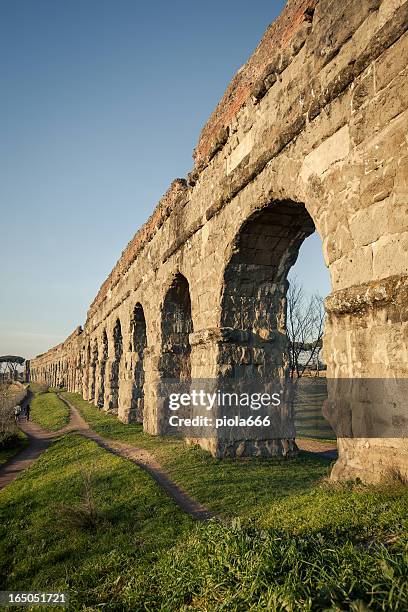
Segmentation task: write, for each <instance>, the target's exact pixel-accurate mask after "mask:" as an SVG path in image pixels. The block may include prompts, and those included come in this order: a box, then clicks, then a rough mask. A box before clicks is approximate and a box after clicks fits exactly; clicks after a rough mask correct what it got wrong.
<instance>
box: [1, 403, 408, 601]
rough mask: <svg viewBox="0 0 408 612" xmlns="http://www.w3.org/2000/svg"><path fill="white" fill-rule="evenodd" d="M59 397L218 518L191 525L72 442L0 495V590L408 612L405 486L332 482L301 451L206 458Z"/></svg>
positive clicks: (144, 484)
mask: <svg viewBox="0 0 408 612" xmlns="http://www.w3.org/2000/svg"><path fill="white" fill-rule="evenodd" d="M66 396H67V398H69V399H70V401H72V403H74V404H75V405H76V406H77V407H78V408H79V409H80V411H81V413H82V415H83V416H84V417H85V418H86V420H87V421H88V422H89V423H90V424H91V426H92V428H93V429H95V430H96V431H97V432H98V433H100V434H102V435H104V436H106V437H109V438H114V439H119V440H123V441H127V442H131V443H133V444H135V445H136V446H139V447H142V448H146V449H148V450H149V451H150V452H152V453H153V454H154V456H155V457H156V458H157V459H158V461H159V462H160V463H161V464H162V465H163V466H164V467H165V468H166V470H167V471H168V473H169V474H170V475H171V476H172V477H173V478H174V479H175V480H176V481H177V482H179V483H180V484H181V485H182V486H183V487H184V488H185V489H186V490H187V491H189V492H190V493H191V494H193V495H194V496H195V497H196V498H197V499H199V500H200V501H201V502H203V503H205V504H206V505H207V506H208V507H210V508H212V509H213V510H215V511H216V512H218V513H219V514H220V515H221V517H222V521H221V522H220V521H211V522H210V523H208V524H203V525H201V524H197V523H195V522H193V521H192V519H190V518H189V517H188V516H186V515H185V514H183V513H182V512H181V511H180V510H179V509H178V507H177V506H175V505H174V503H173V502H172V501H171V500H170V499H169V498H168V497H167V496H166V495H165V494H164V493H163V492H162V491H161V490H160V489H159V488H158V486H157V485H156V484H155V483H154V482H153V480H152V479H151V478H150V477H149V476H147V475H146V474H145V473H144V472H143V471H141V470H140V469H138V468H137V467H135V466H134V465H133V464H131V463H130V462H127V461H125V460H122V459H120V458H118V457H115V456H112V455H110V454H108V453H107V452H106V451H103V450H102V449H100V448H99V447H97V446H96V445H95V444H94V443H93V442H91V441H90V440H87V439H83V438H80V437H79V436H74V435H72V434H71V435H68V436H65V437H63V438H61V439H59V440H58V441H56V442H54V444H53V445H52V446H51V447H50V448H49V449H48V450H47V451H46V452H45V453H44V454H43V455H42V456H41V457H40V459H39V460H38V461H37V462H36V463H35V464H34V465H33V466H32V467H31V468H30V469H29V470H27V471H26V472H25V473H24V474H23V475H22V476H21V477H20V478H18V479H17V480H16V481H14V482H13V483H12V484H11V485H9V486H8V487H7V488H6V489H5V490H3V491H2V492H1V493H0V525H1V527H0V580H1V582H2V584H3V585H4V586H3V587H2V588H3V589H8V590H18V589H22V588H25V589H27V585H29V587H30V589H38V590H44V589H45V590H51V589H53V590H56V589H60V590H64V589H65V590H68V591H69V592H70V594H71V605H70V609H71V610H97V609H98V610H99V609H103V610H117V611H118V612H119V611H122V610H123V611H125V610H132V611H135V612H138V611H142V610H143V611H148V612H156V611H160V610H161V611H163V612H173V611H174V612H178V611H182V612H187V611H193V610H198V611H202V612H215V611H217V612H218V611H227V610H228V611H231V612H232V611H234V612H246V611H258V610H272V611H273V610H276V611H281V610H285V611H288V612H298V611H306V612H308V611H310V612H311V611H312V610H313V611H316V610H321V611H323V610H332V611H338V612H340V611H343V610H350V611H355V612H357V611H359V612H362V611H363V610H375V611H376V610H383V611H384V612H385V611H388V610H392V611H394V610H395V611H401V612H403V611H405V610H407V609H408V537H407V534H408V531H407V528H408V490H407V488H406V487H403V486H401V485H400V484H398V483H389V484H388V485H387V486H386V485H384V486H382V487H380V486H377V487H374V486H371V487H369V486H363V485H361V484H356V483H346V484H343V485H333V484H330V483H329V482H328V481H327V479H326V478H325V476H326V475H327V473H328V470H329V463H328V462H327V461H323V460H320V459H316V458H314V457H312V456H310V455H308V454H306V453H303V454H301V456H300V457H299V458H298V459H296V460H290V461H276V460H244V461H232V460H228V461H220V460H216V459H213V458H212V457H210V456H209V455H208V454H207V453H205V452H203V451H202V450H200V449H198V448H196V447H188V446H186V445H185V443H184V442H182V441H180V440H176V439H169V438H166V439H164V438H155V437H151V436H148V435H146V434H144V433H143V432H142V429H141V426H140V425H124V424H122V423H120V422H119V421H118V420H117V419H116V418H115V417H113V416H111V415H108V414H106V413H103V412H100V411H98V410H97V409H96V408H95V407H94V406H92V405H91V404H89V403H88V402H85V401H84V400H82V399H81V398H80V397H79V396H77V395H74V394H67V395H66ZM84 467H86V468H87V469H88V470H91V473H92V479H91V483H92V493H93V499H94V504H93V505H92V507H93V506H94V507H95V512H94V513H93V516H94V518H93V519H92V520H90V519H89V515H88V514H87V513H86V511H85V510H86V508H87V506H86V505H85V506H84V499H83V494H82V491H83V487H84V480H83V477H82V476H81V470H82V469H83V468H84ZM61 503H62V504H64V506H63V507H61ZM81 504H82V506H81ZM88 506H89V504H88ZM84 515H85V519H87V520H84Z"/></svg>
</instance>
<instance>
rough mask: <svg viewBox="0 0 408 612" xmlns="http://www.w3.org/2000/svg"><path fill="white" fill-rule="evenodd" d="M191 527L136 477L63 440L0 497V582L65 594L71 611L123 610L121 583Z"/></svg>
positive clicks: (113, 460) (105, 456)
mask: <svg viewBox="0 0 408 612" xmlns="http://www.w3.org/2000/svg"><path fill="white" fill-rule="evenodd" d="M83 470H86V472H83ZM85 488H86V494H84V489H85ZM192 526H193V520H192V519H190V518H189V517H187V516H186V515H185V514H184V513H182V512H181V510H179V509H178V507H177V506H176V505H175V504H174V503H173V502H172V501H171V500H170V499H169V498H168V497H167V495H166V494H165V493H163V492H162V491H161V490H160V489H159V487H158V486H157V485H156V484H155V483H154V482H153V480H152V479H151V478H150V477H148V476H147V475H146V474H145V473H144V472H142V471H141V470H139V469H135V468H134V466H133V465H132V464H131V463H129V462H127V461H125V460H122V459H119V458H117V457H114V456H112V455H110V454H109V453H107V452H106V451H103V450H101V449H100V448H99V447H98V446H97V445H96V444H95V443H94V442H91V441H89V440H86V439H84V438H81V437H79V436H66V437H64V438H62V439H60V440H58V441H57V442H55V443H54V444H53V445H52V447H51V448H50V449H48V450H47V451H46V452H45V453H44V454H43V455H42V456H41V457H40V458H39V459H38V461H37V462H36V463H35V464H34V465H33V466H32V467H31V468H30V469H29V470H28V471H26V472H25V473H24V474H23V475H22V476H20V477H19V478H18V479H17V480H15V481H14V482H13V483H12V484H10V485H9V486H8V487H6V488H5V489H4V490H3V491H1V492H0V582H1V584H2V588H3V589H7V590H18V589H23V588H24V589H28V588H29V589H31V590H36V589H37V590H46V591H47V590H51V589H52V590H55V589H57V590H68V591H69V592H70V594H71V609H82V606H85V605H88V606H89V605H90V604H95V605H97V604H102V603H105V604H106V609H108V608H109V609H129V610H131V609H133V608H132V606H131V605H130V604H129V607H125V608H123V607H122V606H126V605H127V603H128V602H129V598H130V597H131V595H128V594H127V592H126V584H125V581H124V577H126V579H127V580H129V579H130V576H131V575H132V574H134V573H135V572H136V573H139V572H140V573H143V572H147V571H148V568H149V566H150V564H152V563H154V562H155V561H157V559H158V557H159V555H160V554H161V553H162V551H164V550H167V549H169V548H171V547H172V546H173V545H174V544H175V543H176V542H177V541H178V540H179V539H180V537H181V536H182V535H183V534H186V533H187V532H188V531H189V530H191V528H192ZM115 606H116V607H115ZM87 609H95V608H93V607H89V608H87Z"/></svg>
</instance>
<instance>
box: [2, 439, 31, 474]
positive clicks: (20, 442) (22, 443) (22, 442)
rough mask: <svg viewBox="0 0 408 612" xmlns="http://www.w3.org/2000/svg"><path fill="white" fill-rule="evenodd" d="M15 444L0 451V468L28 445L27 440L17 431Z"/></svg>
mask: <svg viewBox="0 0 408 612" xmlns="http://www.w3.org/2000/svg"><path fill="white" fill-rule="evenodd" d="M15 442H16V443H15V444H13V446H12V447H11V448H5V449H1V450H0V466H1V465H3V464H4V463H7V461H9V460H10V459H12V457H14V455H16V454H17V453H19V452H20V451H21V450H23V448H25V447H26V446H27V444H28V439H27V436H26V435H25V433H23V432H22V431H19V432H18V433H17V436H16V439H15Z"/></svg>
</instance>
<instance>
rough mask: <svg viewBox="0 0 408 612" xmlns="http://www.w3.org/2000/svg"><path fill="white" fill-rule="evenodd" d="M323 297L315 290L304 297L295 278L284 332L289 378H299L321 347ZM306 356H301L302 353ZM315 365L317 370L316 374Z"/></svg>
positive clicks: (290, 288) (301, 288)
mask: <svg viewBox="0 0 408 612" xmlns="http://www.w3.org/2000/svg"><path fill="white" fill-rule="evenodd" d="M324 318H325V313H324V305H323V298H322V297H321V296H319V295H317V294H315V295H312V296H311V297H310V298H307V297H306V295H305V291H304V289H303V287H302V285H300V284H299V283H298V281H297V280H296V279H294V280H293V281H292V282H291V283H290V285H289V289H288V293H287V311H286V334H287V337H288V340H289V365H290V372H291V376H292V378H293V377H295V376H297V377H298V378H300V377H301V376H303V374H304V373H305V370H306V369H307V368H308V366H309V365H310V363H311V362H313V360H314V359H316V362H317V364H319V355H320V351H321V348H322V338H323V330H324ZM305 355H306V358H305V359H301V357H303V356H305ZM318 371H319V369H318V366H317V370H316V373H317V374H318Z"/></svg>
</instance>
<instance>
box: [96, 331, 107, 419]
mask: <svg viewBox="0 0 408 612" xmlns="http://www.w3.org/2000/svg"><path fill="white" fill-rule="evenodd" d="M108 354H109V345H108V334H107V333H106V329H104V330H103V332H102V340H101V355H100V364H99V388H98V395H97V398H96V405H97V406H98V408H103V406H104V403H105V373H106V362H107V361H108Z"/></svg>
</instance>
